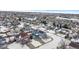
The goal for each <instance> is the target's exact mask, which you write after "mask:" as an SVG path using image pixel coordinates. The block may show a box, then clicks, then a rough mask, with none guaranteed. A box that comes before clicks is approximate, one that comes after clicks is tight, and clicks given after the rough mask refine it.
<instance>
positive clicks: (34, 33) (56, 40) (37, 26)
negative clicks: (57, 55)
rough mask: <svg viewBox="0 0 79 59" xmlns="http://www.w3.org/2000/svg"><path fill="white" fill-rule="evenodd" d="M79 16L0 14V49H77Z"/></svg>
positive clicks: (31, 13)
mask: <svg viewBox="0 0 79 59" xmlns="http://www.w3.org/2000/svg"><path fill="white" fill-rule="evenodd" d="M78 48H79V14H63V13H42V12H11V11H0V49H78Z"/></svg>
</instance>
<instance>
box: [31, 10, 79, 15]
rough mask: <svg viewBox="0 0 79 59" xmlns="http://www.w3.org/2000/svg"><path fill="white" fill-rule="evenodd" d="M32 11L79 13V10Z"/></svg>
mask: <svg viewBox="0 0 79 59" xmlns="http://www.w3.org/2000/svg"><path fill="white" fill-rule="evenodd" d="M32 12H46V13H65V14H79V10H32Z"/></svg>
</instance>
